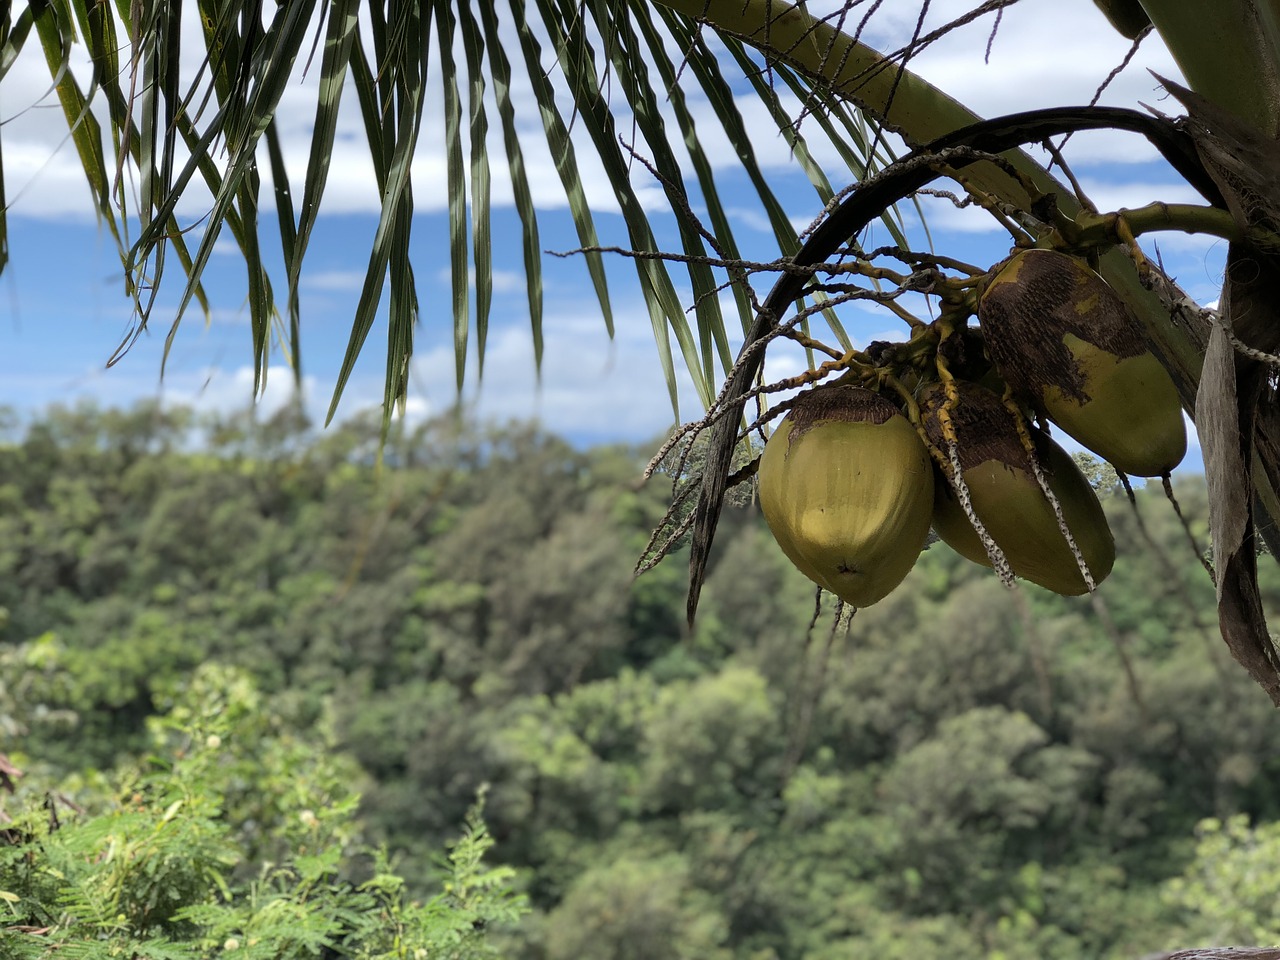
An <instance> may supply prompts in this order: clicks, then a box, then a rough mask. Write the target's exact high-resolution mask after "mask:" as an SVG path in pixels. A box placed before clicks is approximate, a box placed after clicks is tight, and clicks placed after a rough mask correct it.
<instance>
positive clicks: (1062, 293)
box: [978, 250, 1187, 477]
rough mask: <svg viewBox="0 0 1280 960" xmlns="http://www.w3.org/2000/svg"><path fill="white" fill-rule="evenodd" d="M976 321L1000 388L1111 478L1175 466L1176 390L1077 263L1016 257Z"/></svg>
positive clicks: (1181, 443) (1130, 322) (1181, 450)
mask: <svg viewBox="0 0 1280 960" xmlns="http://www.w3.org/2000/svg"><path fill="white" fill-rule="evenodd" d="M978 318H979V320H980V321H981V326H982V332H983V335H984V337H985V340H986V347H987V353H988V354H989V355H990V357H991V360H992V362H993V363H994V364H995V365H996V368H997V369H998V370H999V372H1000V375H1001V377H1003V378H1004V380H1005V382H1006V383H1008V384H1009V385H1010V386H1011V387H1013V389H1014V390H1015V391H1016V392H1017V393H1018V394H1020V395H1021V396H1023V397H1025V398H1027V400H1028V401H1029V402H1030V403H1031V405H1032V406H1033V407H1035V409H1036V410H1038V411H1039V412H1041V413H1043V414H1045V415H1046V416H1048V417H1049V419H1051V420H1053V421H1054V422H1055V423H1057V424H1058V425H1059V426H1061V427H1062V429H1063V430H1064V431H1065V432H1066V433H1067V434H1068V435H1070V436H1072V437H1074V438H1075V439H1076V440H1078V441H1080V443H1082V444H1084V445H1085V446H1086V447H1088V448H1089V449H1090V450H1092V451H1094V452H1095V453H1097V454H1098V455H1099V456H1101V457H1104V458H1105V459H1107V460H1109V461H1110V462H1111V463H1112V464H1114V465H1115V467H1116V469H1117V470H1120V471H1122V472H1124V473H1128V474H1132V475H1134V476H1139V477H1155V476H1161V475H1162V474H1166V473H1168V472H1169V471H1171V470H1172V469H1173V468H1174V467H1176V466H1177V465H1178V464H1179V463H1180V462H1181V460H1182V457H1183V455H1184V454H1185V453H1186V451H1187V432H1186V426H1185V425H1184V423H1183V420H1182V405H1181V403H1180V402H1179V399H1178V391H1177V388H1176V387H1174V385H1173V381H1172V380H1171V379H1170V377H1169V374H1168V373H1167V372H1166V371H1165V369H1164V367H1163V366H1161V364H1160V361H1159V360H1157V359H1156V357H1155V355H1154V354H1152V353H1151V351H1150V350H1148V349H1147V346H1146V343H1145V341H1144V340H1143V337H1142V333H1141V330H1140V328H1139V326H1138V323H1137V320H1136V319H1135V318H1134V317H1133V315H1132V313H1131V312H1130V310H1129V307H1128V306H1127V305H1126V304H1125V302H1124V301H1123V300H1122V299H1121V298H1120V297H1119V296H1118V295H1117V294H1116V292H1115V291H1114V290H1112V289H1111V287H1110V286H1109V285H1108V284H1107V282H1106V281H1105V280H1103V279H1102V277H1100V276H1099V275H1098V274H1097V273H1095V272H1094V271H1092V270H1090V269H1089V267H1088V265H1087V264H1086V263H1085V262H1084V261H1083V260H1081V259H1079V258H1077V257H1072V256H1069V255H1067V254H1065V253H1060V252H1058V251H1056V250H1019V251H1018V252H1017V253H1015V254H1014V255H1013V256H1012V257H1010V258H1009V259H1008V260H1006V261H1005V262H1004V264H1002V265H1001V266H1000V268H999V270H998V271H997V272H996V274H995V276H994V278H993V279H992V280H991V282H990V284H989V285H988V286H987V288H986V290H985V291H984V292H983V294H982V297H981V299H980V301H979V306H978Z"/></svg>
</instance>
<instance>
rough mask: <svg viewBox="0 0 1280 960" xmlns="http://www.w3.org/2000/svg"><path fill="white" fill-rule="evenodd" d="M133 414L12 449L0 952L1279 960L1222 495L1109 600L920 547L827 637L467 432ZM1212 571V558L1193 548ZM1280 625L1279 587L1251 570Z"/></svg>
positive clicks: (38, 435)
mask: <svg viewBox="0 0 1280 960" xmlns="http://www.w3.org/2000/svg"><path fill="white" fill-rule="evenodd" d="M378 435H379V421H378V420H370V421H367V422H365V421H361V420H359V419H355V420H352V421H348V422H347V423H345V424H344V425H341V426H338V427H335V428H331V429H329V430H325V431H319V430H315V429H313V427H312V425H310V424H309V423H308V422H307V421H306V420H305V418H304V417H303V416H302V415H301V414H300V413H299V412H298V411H297V410H294V409H288V408H286V409H285V410H283V411H281V412H280V413H278V414H275V415H274V416H270V417H264V416H260V417H258V418H257V419H255V418H254V417H252V416H250V415H248V414H245V415H237V416H232V415H209V414H204V415H199V416H197V415H196V414H195V413H193V412H191V411H188V410H182V409H174V408H168V407H161V406H158V405H155V404H148V405H142V406H139V407H136V408H133V409H130V410H111V409H98V408H94V407H90V406H80V407H74V408H56V407H55V408H52V409H49V410H47V411H45V412H44V413H42V414H40V415H39V416H36V417H34V418H31V419H29V420H26V419H23V418H21V417H19V416H17V415H16V414H13V413H9V414H7V415H6V416H5V417H4V421H3V435H2V436H0V788H3V789H0V804H2V805H3V811H4V814H3V819H4V821H5V822H4V823H2V824H0V827H3V829H2V830H0V952H3V953H4V955H5V956H14V957H24V958H25V957H45V956H59V957H64V956H65V957H111V956H145V957H149V958H157V960H165V958H182V960H186V958H196V957H206V956H223V955H225V956H229V957H246V958H248V957H264V958H265V957H270V958H277V957H278V958H285V957H289V958H292V957H307V956H328V957H369V958H373V957H415V958H420V957H436V956H453V957H480V956H502V957H512V958H519V960H524V958H528V960H535V958H537V960H595V958H600V960H604V958H620V960H649V958H653V960H659V958H661V960H669V958H690V960H693V958H698V960H730V958H733V960H793V958H814V960H834V958H846V957H856V956H875V957H877V958H881V960H899V958H900V960H906V958H918V957H940V956H947V957H949V958H954V960H970V958H974V960H977V958H989V960H1020V958H1026V960H1031V958H1043V960H1083V958H1103V957H1105V958H1134V960H1136V958H1138V957H1142V956H1144V955H1147V954H1150V953H1152V952H1154V951H1158V950H1162V949H1172V948H1174V947H1186V946H1191V945H1204V944H1225V943H1233V942H1234V943H1252V944H1257V943H1269V942H1277V941H1280V913H1277V911H1276V904H1277V903H1278V902H1280V793H1277V791H1276V790H1275V784H1276V782H1277V777H1278V776H1280V715H1278V714H1277V712H1276V711H1275V710H1274V709H1273V708H1272V706H1271V705H1270V703H1269V701H1268V699H1267V696H1266V694H1265V692H1263V691H1262V690H1261V689H1260V688H1259V687H1258V686H1257V685H1256V684H1255V683H1254V682H1253V681H1252V680H1251V679H1250V678H1249V676H1248V675H1247V674H1246V673H1245V671H1244V670H1242V669H1241V668H1239V667H1238V666H1237V665H1236V664H1235V663H1234V662H1232V661H1231V659H1230V657H1229V655H1228V652H1227V650H1226V648H1225V647H1224V645H1223V644H1222V642H1221V639H1220V638H1219V636H1218V629H1217V624H1216V621H1215V616H1214V592H1213V586H1212V583H1211V581H1210V579H1209V577H1208V576H1207V575H1206V573H1205V570H1204V568H1203V565H1202V559H1204V558H1202V557H1201V556H1198V555H1197V552H1198V551H1199V550H1203V549H1204V546H1205V544H1206V542H1207V536H1206V531H1207V527H1206V520H1205V500H1206V495H1205V490H1204V482H1203V478H1201V477H1199V476H1197V475H1194V474H1187V475H1181V476H1179V477H1178V478H1176V479H1175V484H1174V486H1175V489H1176V493H1177V498H1178V502H1179V504H1180V508H1181V511H1182V513H1183V514H1184V515H1185V517H1186V519H1187V524H1188V527H1187V529H1184V527H1183V525H1182V524H1181V523H1180V522H1179V519H1178V516H1177V515H1176V513H1175V511H1174V508H1173V507H1172V506H1171V504H1170V503H1169V502H1168V501H1167V500H1166V499H1165V495H1164V492H1163V491H1162V490H1161V489H1160V487H1159V484H1158V483H1155V484H1152V485H1150V486H1148V487H1146V488H1139V489H1137V490H1136V492H1135V496H1134V499H1133V502H1132V503H1131V502H1130V500H1129V498H1128V497H1127V496H1126V494H1125V492H1124V491H1123V490H1121V489H1120V488H1119V487H1118V485H1117V484H1116V478H1115V476H1114V475H1112V474H1109V473H1108V472H1107V471H1106V470H1104V469H1103V468H1101V467H1100V466H1099V465H1097V464H1096V463H1095V464H1093V470H1092V480H1093V482H1094V483H1095V486H1096V487H1097V488H1098V489H1099V492H1100V493H1101V494H1102V495H1103V496H1104V498H1105V499H1104V503H1105V506H1106V510H1107V514H1108V517H1109V520H1110V523H1111V525H1112V529H1113V530H1114V533H1115V538H1116V542H1117V547H1118V553H1119V556H1118V559H1117V561H1116V564H1115V570H1114V572H1113V573H1112V575H1111V577H1110V578H1109V579H1108V581H1107V582H1106V583H1105V584H1104V585H1103V586H1102V587H1101V589H1100V590H1099V591H1098V592H1097V593H1096V594H1094V595H1093V596H1091V597H1082V598H1064V597H1060V596H1057V595H1054V594H1050V593H1047V592H1045V591H1042V590H1040V589H1038V588H1035V587H1032V586H1028V585H1021V586H1020V587H1019V588H1018V589H1017V590H1014V591H1009V590H1006V589H1005V588H1003V587H1002V586H1001V585H1000V583H999V582H998V580H997V578H996V577H995V575H994V574H993V573H992V572H991V571H990V570H987V569H984V568H980V567H978V566H975V565H973V564H971V563H969V562H968V561H965V560H962V559H961V558H960V557H958V556H957V555H955V554H954V553H952V552H951V551H950V550H949V549H948V548H947V547H946V546H944V545H942V544H935V545H933V546H931V547H929V548H928V549H927V550H926V551H925V552H924V554H923V555H922V557H921V560H920V562H919V564H918V565H917V567H916V569H915V570H914V571H913V572H912V574H911V575H910V577H909V578H908V580H907V581H906V583H905V584H904V585H903V587H902V588H900V589H899V590H897V591H896V592H895V593H894V594H892V595H891V596H890V597H889V598H888V599H886V600H884V601H883V602H881V603H879V604H877V605H875V606H872V607H869V608H867V609H865V610H862V611H859V612H857V613H856V615H854V616H853V617H852V618H851V619H850V618H848V617H847V616H846V617H845V618H844V619H842V620H839V621H837V619H836V611H835V609H834V606H833V605H832V603H831V602H830V601H829V600H826V601H824V600H822V599H821V598H815V596H814V592H813V589H812V586H811V585H810V584H809V582H808V581H807V580H806V579H805V578H804V577H803V576H801V575H800V574H799V573H797V572H796V571H794V570H793V569H792V568H791V567H790V566H789V564H788V563H787V562H786V560H785V559H784V558H783V556H782V554H781V553H780V551H779V550H778V549H777V547H776V546H775V545H774V543H773V541H772V539H771V538H770V536H769V533H768V531H767V529H766V528H765V526H764V524H763V522H762V520H761V518H760V516H759V514H758V512H757V510H756V509H755V507H754V505H753V504H752V503H751V502H749V500H748V499H747V498H743V499H742V500H741V502H738V503H736V504H734V505H733V506H732V507H731V508H729V509H728V510H727V511H726V516H725V519H724V520H723V522H722V532H721V534H720V537H719V539H718V540H717V545H716V552H715V554H714V556H713V561H712V567H711V570H710V572H709V576H708V580H707V585H706V588H705V592H704V599H703V601H702V606H701V609H700V612H699V616H698V619H697V621H696V624H695V625H694V627H693V628H692V629H690V628H688V627H686V626H685V620H684V599H685V589H686V587H687V570H686V566H685V563H684V557H683V556H682V554H681V553H679V552H677V553H676V554H674V555H673V556H671V557H670V558H668V559H667V560H666V561H664V562H663V563H662V564H661V565H659V566H658V567H657V568H656V569H654V570H652V571H650V572H648V573H645V574H644V575H643V576H641V577H639V578H635V577H634V576H633V569H634V566H635V563H636V560H637V558H638V557H639V556H640V555H641V554H642V552H643V551H644V548H645V544H646V542H647V540H648V537H649V534H650V532H651V531H652V529H653V528H654V526H655V524H657V522H658V521H659V519H660V518H661V517H662V515H663V513H664V511H665V509H666V507H667V505H668V503H669V502H670V500H671V494H672V485H673V483H676V484H678V483H680V482H682V478H680V477H675V478H673V477H671V476H663V475H660V476H659V477H657V478H655V479H654V480H653V481H651V482H650V483H648V484H643V485H642V484H641V483H640V482H639V477H640V473H641V470H642V468H643V465H644V463H645V461H646V459H647V458H648V456H649V455H650V454H651V453H652V451H653V449H655V448H656V446H657V440H656V439H655V441H654V443H653V444H650V445H647V446H640V447H626V446H610V447H596V448H592V449H579V448H576V447H575V446H573V445H572V444H570V443H569V442H567V441H565V440H563V439H561V438H557V437H555V436H552V435H549V434H547V433H545V432H543V431H541V430H540V429H539V428H538V427H536V426H535V425H531V424H508V425H503V426H493V425H480V424H476V423H473V422H470V421H469V420H467V419H466V418H465V417H463V416H449V417H445V418H441V419H437V420H430V421H426V422H420V423H416V424H406V423H400V424H397V425H395V426H394V427H393V429H392V431H391V434H390V436H389V437H388V439H387V441H386V444H385V446H380V445H379V442H378ZM1193 539H1194V540H1195V542H1196V543H1197V544H1198V546H1193V545H1192V542H1191V541H1192V540H1193ZM1261 586H1262V590H1263V593H1264V599H1265V602H1266V604H1267V606H1268V608H1269V609H1271V610H1275V609H1278V608H1280V570H1277V569H1276V565H1275V563H1273V562H1271V561H1270V558H1266V557H1264V558H1262V562H1261Z"/></svg>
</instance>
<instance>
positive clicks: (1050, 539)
mask: <svg viewBox="0 0 1280 960" xmlns="http://www.w3.org/2000/svg"><path fill="white" fill-rule="evenodd" d="M977 312H978V319H979V327H978V328H977V329H974V328H970V327H963V328H962V329H961V330H960V331H958V332H957V334H956V335H955V336H953V337H950V338H949V339H947V340H946V341H945V342H943V343H940V344H939V346H938V350H937V359H936V361H935V362H936V369H937V370H938V371H940V372H941V371H944V370H945V371H946V373H945V374H944V375H943V376H934V377H932V378H930V377H929V376H921V375H920V372H921V371H920V368H919V365H918V364H917V366H916V367H914V368H912V369H911V370H908V371H899V373H902V374H904V375H901V376H899V377H898V378H897V379H896V381H895V382H896V384H897V386H898V388H899V394H901V393H902V392H903V390H902V385H903V384H904V383H906V384H909V392H907V393H906V396H903V395H899V394H892V393H888V394H881V393H880V392H877V390H873V389H869V388H868V387H864V386H857V385H852V384H845V383H838V384H835V385H824V386H818V387H814V388H812V389H810V390H807V391H805V392H804V393H802V394H801V395H800V396H798V397H797V398H796V400H795V402H794V403H793V405H792V409H791V411H790V413H789V414H788V416H787V417H786V419H785V420H784V421H783V422H782V423H781V424H780V425H779V427H778V429H777V430H775V431H774V433H773V435H772V436H771V437H770V438H769V441H768V443H767V444H766V445H765V450H764V453H763V455H762V457H761V461H760V468H759V490H760V505H761V509H762V511H763V513H764V516H765V520H766V521H767V522H768V524H769V528H770V530H771V531H772V532H773V535H774V538H775V539H776V540H777V541H778V543H779V545H780V546H781V547H782V550H783V552H784V553H785V554H786V555H787V557H788V558H789V559H790V560H791V562H792V563H793V564H795V566H796V567H797V568H798V569H800V570H801V571H802V572H803V573H804V574H805V575H806V576H808V577H809V578H810V579H811V580H813V581H814V582H815V583H817V584H818V585H820V586H821V587H823V588H824V589H826V590H829V591H830V592H832V593H834V594H836V595H837V596H838V597H840V598H841V599H842V600H844V601H845V602H847V603H850V604H852V605H854V606H867V605H868V604H871V603H875V602H876V601H877V600H880V599H882V598H884V597H885V596H887V595H888V594H889V593H890V592H892V590H893V589H894V588H895V587H896V586H897V585H898V584H899V583H901V582H902V580H903V579H904V578H905V577H906V575H907V573H909V572H910V570H911V568H912V567H913V566H914V564H915V562H916V559H917V558H918V556H919V554H920V551H921V549H922V548H923V546H924V544H925V541H926V538H927V537H928V531H929V528H930V527H931V526H932V528H933V529H934V530H935V531H936V533H937V535H938V537H939V538H940V539H942V540H943V541H944V542H946V543H947V544H948V545H949V546H950V547H952V548H953V549H954V550H955V551H956V552H957V553H959V554H961V555H962V556H964V557H966V558H968V559H969V560H972V561H974V562H975V563H980V564H984V565H987V566H996V567H997V568H999V569H1001V571H1002V572H1003V573H1005V574H1006V575H1011V576H1018V577H1022V578H1024V579H1027V580H1030V581H1032V582H1033V583H1037V584H1039V585H1040V586H1043V587H1046V588H1047V589H1050V590H1053V591H1055V592H1057V593H1060V594H1064V595H1078V594H1082V593H1085V592H1087V591H1089V590H1092V589H1093V588H1094V587H1095V586H1096V585H1097V584H1098V583H1100V582H1101V581H1102V580H1103V579H1104V578H1105V577H1106V576H1107V575H1108V574H1109V573H1110V572H1111V567H1112V564H1113V563H1114V561H1115V543H1114V540H1113V538H1112V535H1111V530H1110V528H1109V527H1108V525H1107V521H1106V517H1105V516H1104V514H1103V511H1102V506H1101V504H1100V503H1099V502H1098V498H1097V495H1096V494H1095V493H1094V491H1093V489H1092V488H1091V487H1090V485H1089V483H1088V481H1087V480H1086V479H1085V478H1084V476H1083V475H1082V474H1081V472H1080V469H1079V468H1078V467H1077V465H1076V463H1075V461H1074V460H1073V459H1072V458H1071V456H1070V455H1069V454H1067V453H1066V451H1064V450H1063V449H1062V447H1060V446H1059V445H1058V444H1057V443H1055V442H1054V441H1053V440H1052V439H1051V438H1050V437H1049V435H1048V434H1047V432H1045V431H1044V430H1041V429H1039V428H1037V427H1036V426H1034V425H1033V420H1035V419H1037V418H1038V419H1039V420H1040V421H1041V422H1042V423H1046V422H1049V421H1051V422H1052V423H1054V424H1056V425H1057V426H1058V427H1060V428H1061V429H1062V431H1063V432H1064V433H1066V434H1068V435H1069V436H1071V437H1073V438H1074V439H1075V440H1077V441H1078V442H1079V443H1081V444H1082V445H1084V446H1085V447H1087V448H1089V449H1090V450H1092V451H1094V452H1095V453H1097V454H1098V455H1100V456H1101V457H1103V458H1104V459H1106V460H1108V461H1110V462H1111V463H1112V464H1114V465H1115V467H1116V468H1117V469H1118V470H1120V471H1122V472H1124V473H1127V474H1133V475H1136V476H1160V475H1163V474H1167V473H1168V472H1169V471H1170V470H1172V469H1173V468H1174V467H1175V466H1177V464H1178V463H1179V462H1180V461H1181V459H1182V457H1183V455H1184V454H1185V452H1186V443H1187V440H1186V429H1185V426H1184V422H1183V419H1182V409H1181V405H1180V403H1179V399H1178V395H1177V391H1176V389H1175V388H1174V385H1173V382H1172V381H1171V380H1170V378H1169V375H1168V374H1167V373H1166V372H1165V370H1164V367H1163V366H1161V365H1160V363H1159V361H1158V360H1157V359H1156V357H1155V356H1154V355H1152V354H1151V352H1150V351H1149V350H1148V349H1147V348H1146V346H1145V342H1144V340H1143V337H1142V335H1141V331H1140V330H1139V328H1138V325H1137V321H1136V320H1135V319H1134V317H1133V316H1132V314H1131V313H1130V312H1129V310H1128V307H1127V306H1126V305H1125V303H1124V301H1123V300H1122V299H1121V298H1120V297H1119V296H1118V295H1117V294H1116V293H1115V292H1114V291H1113V290H1112V289H1111V288H1110V287H1109V286H1108V285H1107V283H1106V281H1104V280H1103V279H1102V278H1101V277H1100V276H1098V274H1096V273H1095V272H1094V271H1092V270H1091V269H1090V268H1089V267H1088V265H1087V264H1086V263H1085V262H1084V261H1083V260H1081V259H1079V258H1076V257H1072V256H1069V255H1067V254H1063V253H1059V252H1057V251H1052V250H1021V251H1018V252H1017V253H1015V254H1014V255H1013V256H1011V257H1010V258H1009V259H1008V260H1006V261H1004V262H1003V263H1002V264H999V265H997V267H995V268H994V269H993V270H992V272H991V274H990V279H989V281H988V282H987V283H986V285H985V289H984V290H983V292H982V293H981V296H980V298H979V302H978V311H977ZM876 346H877V347H878V348H879V349H874V350H872V351H871V355H872V356H873V358H874V359H875V360H876V362H877V363H882V362H884V363H890V362H892V361H893V358H895V357H896V356H897V355H898V351H895V349H894V347H895V345H876ZM948 351H950V353H948ZM952 369H955V370H959V371H960V372H961V375H960V376H958V377H956V376H952V375H951V372H950V371H951V370H952ZM890 396H892V397H893V399H890ZM913 421H914V422H913Z"/></svg>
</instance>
